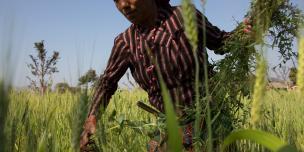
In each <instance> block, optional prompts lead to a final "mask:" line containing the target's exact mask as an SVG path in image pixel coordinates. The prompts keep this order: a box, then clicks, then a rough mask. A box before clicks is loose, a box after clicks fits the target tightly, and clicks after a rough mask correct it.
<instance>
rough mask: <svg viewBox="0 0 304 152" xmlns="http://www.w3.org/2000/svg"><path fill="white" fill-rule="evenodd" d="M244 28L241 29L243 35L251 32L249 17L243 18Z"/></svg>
mask: <svg viewBox="0 0 304 152" xmlns="http://www.w3.org/2000/svg"><path fill="white" fill-rule="evenodd" d="M243 23H244V25H245V27H244V29H243V31H244V33H247V34H249V33H251V32H252V25H251V19H250V18H249V17H247V18H245V19H244V21H243Z"/></svg>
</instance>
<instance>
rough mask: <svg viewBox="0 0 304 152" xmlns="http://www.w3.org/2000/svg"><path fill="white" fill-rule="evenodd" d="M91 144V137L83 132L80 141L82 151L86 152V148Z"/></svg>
mask: <svg viewBox="0 0 304 152" xmlns="http://www.w3.org/2000/svg"><path fill="white" fill-rule="evenodd" d="M88 143H89V135H88V133H87V132H83V133H82V135H81V139H80V151H86V146H87V145H88Z"/></svg>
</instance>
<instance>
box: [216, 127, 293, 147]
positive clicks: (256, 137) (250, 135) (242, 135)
mask: <svg viewBox="0 0 304 152" xmlns="http://www.w3.org/2000/svg"><path fill="white" fill-rule="evenodd" d="M244 139H247V140H252V141H255V142H257V143H259V144H261V145H263V146H265V147H266V148H268V149H269V150H271V151H274V152H297V150H296V149H295V148H294V147H292V146H289V145H288V144H286V143H284V142H283V141H282V140H281V139H279V138H278V137H276V136H274V135H272V134H270V133H267V132H263V131H258V130H238V131H234V132H232V133H231V134H230V135H229V136H228V137H227V138H226V139H225V141H224V144H223V148H222V150H223V151H224V150H225V148H226V147H228V146H229V145H230V144H231V143H233V142H235V141H237V140H244Z"/></svg>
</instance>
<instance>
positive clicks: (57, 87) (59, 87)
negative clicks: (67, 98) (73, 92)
mask: <svg viewBox="0 0 304 152" xmlns="http://www.w3.org/2000/svg"><path fill="white" fill-rule="evenodd" d="M55 90H56V91H57V92H59V93H64V92H66V91H68V90H70V86H69V84H68V83H66V82H61V83H57V84H56V85H55Z"/></svg>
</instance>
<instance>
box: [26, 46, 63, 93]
mask: <svg viewBox="0 0 304 152" xmlns="http://www.w3.org/2000/svg"><path fill="white" fill-rule="evenodd" d="M34 45H35V47H34V48H36V50H37V56H36V57H34V56H33V55H30V58H31V61H32V63H30V64H27V66H28V68H29V69H30V70H31V73H32V75H33V77H34V78H30V77H29V76H27V79H28V80H29V81H30V82H31V84H30V85H29V87H30V88H32V89H34V90H39V91H40V92H41V93H42V94H44V93H45V92H46V90H47V88H48V86H51V85H52V84H51V81H50V76H51V75H52V74H53V73H56V72H59V71H58V69H57V67H56V64H57V62H58V59H59V52H56V51H54V52H53V55H52V56H51V57H47V56H46V54H47V51H46V50H45V48H44V41H41V42H36V43H34ZM47 76H49V78H47Z"/></svg>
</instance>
